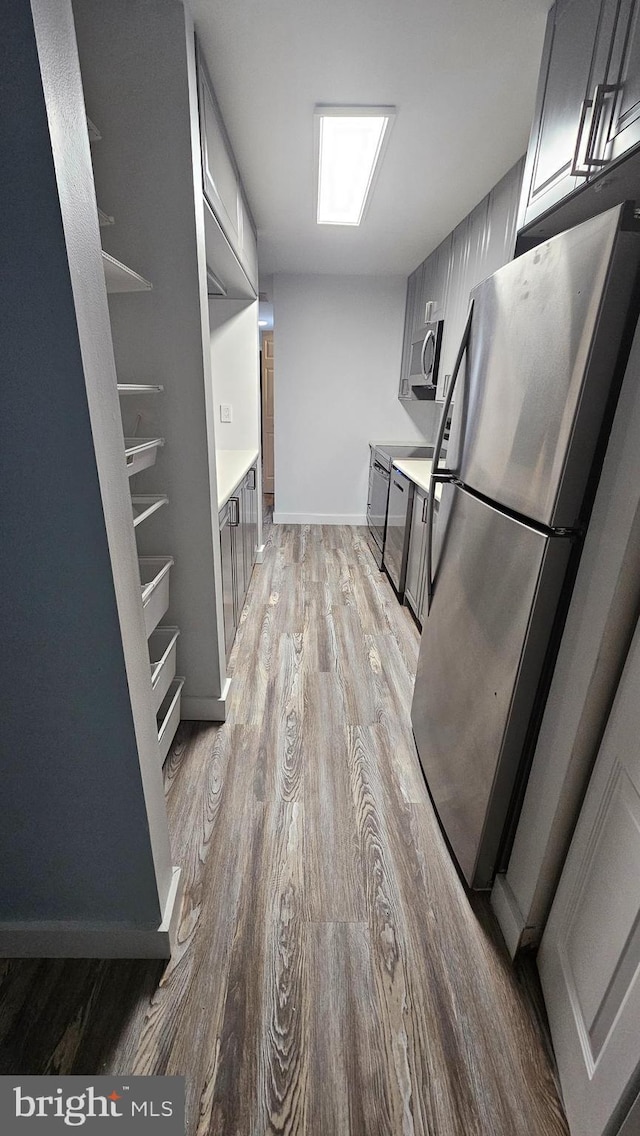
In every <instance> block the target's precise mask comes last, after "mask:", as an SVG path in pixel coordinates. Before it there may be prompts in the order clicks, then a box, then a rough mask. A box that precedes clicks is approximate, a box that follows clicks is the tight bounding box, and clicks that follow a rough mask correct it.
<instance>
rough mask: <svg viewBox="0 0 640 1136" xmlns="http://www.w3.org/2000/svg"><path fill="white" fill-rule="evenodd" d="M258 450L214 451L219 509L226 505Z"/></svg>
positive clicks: (255, 458) (249, 467) (256, 455)
mask: <svg viewBox="0 0 640 1136" xmlns="http://www.w3.org/2000/svg"><path fill="white" fill-rule="evenodd" d="M259 452H260V451H259V450H218V451H217V452H216V470H217V473H218V508H219V509H221V508H222V506H223V505H226V503H227V501H228V500H229V498H230V497H231V495H232V493H233V491H234V489H236V488H237V486H238V485H239V484H240V482H241V481H242V478H243V477H244V475H245V473H246V472H247V470H249V469H251V466H252V465H253V463H254V462H255V461H257V458H258V454H259Z"/></svg>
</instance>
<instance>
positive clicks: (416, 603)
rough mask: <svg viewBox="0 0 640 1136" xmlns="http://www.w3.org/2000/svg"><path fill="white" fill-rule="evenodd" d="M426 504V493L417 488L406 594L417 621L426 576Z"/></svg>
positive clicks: (412, 518) (410, 539)
mask: <svg viewBox="0 0 640 1136" xmlns="http://www.w3.org/2000/svg"><path fill="white" fill-rule="evenodd" d="M426 504H427V495H426V493H425V492H424V491H423V490H422V489H418V488H417V487H416V491H415V494H414V497H413V514H412V517H411V534H410V537H409V558H408V560H407V579H406V582H405V588H404V594H405V599H406V601H407V603H408V605H409V607H410V608H411V610H412V612H413V614H414V615H415V616H416V618H417V619H419V618H420V604H421V587H422V580H423V575H424V571H423V569H424V554H425V527H426V526H425V520H426Z"/></svg>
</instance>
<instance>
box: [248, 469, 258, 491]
mask: <svg viewBox="0 0 640 1136" xmlns="http://www.w3.org/2000/svg"><path fill="white" fill-rule="evenodd" d="M249 477H250V478H251V485H249V486H248V487H247V488H248V489H255V487H256V471H255V469H250V470H249Z"/></svg>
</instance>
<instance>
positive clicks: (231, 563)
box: [219, 499, 237, 658]
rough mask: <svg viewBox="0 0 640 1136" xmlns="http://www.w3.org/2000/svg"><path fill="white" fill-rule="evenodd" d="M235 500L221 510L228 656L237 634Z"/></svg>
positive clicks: (223, 602) (225, 641)
mask: <svg viewBox="0 0 640 1136" xmlns="http://www.w3.org/2000/svg"><path fill="white" fill-rule="evenodd" d="M234 509H235V502H234V500H233V499H232V500H231V501H227V504H226V505H225V506H224V508H223V509H222V510H221V512H220V517H219V520H220V552H221V556H222V610H223V615H224V646H225V652H226V656H227V658H229V653H230V651H231V648H232V646H233V640H234V639H235V634H236V608H237V603H236V564H235V561H236V557H235V543H236V541H235V527H234V526H233V525H232V523H231V522H232V518H233V514H234Z"/></svg>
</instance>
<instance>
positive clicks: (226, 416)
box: [220, 402, 233, 422]
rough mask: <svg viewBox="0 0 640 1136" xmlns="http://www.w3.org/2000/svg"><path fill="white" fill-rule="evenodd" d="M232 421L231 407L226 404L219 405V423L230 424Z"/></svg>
mask: <svg viewBox="0 0 640 1136" xmlns="http://www.w3.org/2000/svg"><path fill="white" fill-rule="evenodd" d="M232 420H233V407H231V406H230V405H229V403H228V402H221V403H220V421H221V422H231V421H232Z"/></svg>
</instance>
